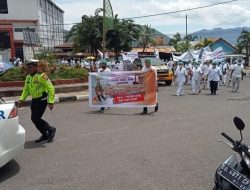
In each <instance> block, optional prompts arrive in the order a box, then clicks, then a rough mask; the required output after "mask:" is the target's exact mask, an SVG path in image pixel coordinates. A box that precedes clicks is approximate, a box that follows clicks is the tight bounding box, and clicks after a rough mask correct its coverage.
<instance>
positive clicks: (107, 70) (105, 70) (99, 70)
mask: <svg viewBox="0 0 250 190" xmlns="http://www.w3.org/2000/svg"><path fill="white" fill-rule="evenodd" d="M100 72H111V70H110V69H109V68H108V67H107V68H106V69H104V70H103V68H100V69H98V73H100Z"/></svg>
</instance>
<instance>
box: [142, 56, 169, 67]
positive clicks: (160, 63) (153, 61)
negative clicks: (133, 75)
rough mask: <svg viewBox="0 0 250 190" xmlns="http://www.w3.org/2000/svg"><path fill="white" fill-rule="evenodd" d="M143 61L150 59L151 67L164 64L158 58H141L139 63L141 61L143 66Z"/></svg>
mask: <svg viewBox="0 0 250 190" xmlns="http://www.w3.org/2000/svg"><path fill="white" fill-rule="evenodd" d="M145 59H150V60H151V65H152V66H160V65H165V64H164V62H163V61H162V60H161V59H159V58H151V57H150V58H146V57H145V58H141V61H142V64H143V65H144V61H145Z"/></svg>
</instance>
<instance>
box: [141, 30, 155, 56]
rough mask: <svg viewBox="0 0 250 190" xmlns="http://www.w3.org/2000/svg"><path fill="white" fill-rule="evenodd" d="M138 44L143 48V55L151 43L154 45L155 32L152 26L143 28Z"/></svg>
mask: <svg viewBox="0 0 250 190" xmlns="http://www.w3.org/2000/svg"><path fill="white" fill-rule="evenodd" d="M138 43H139V45H140V46H141V47H142V52H143V53H144V51H145V49H146V47H147V46H148V45H149V44H150V43H153V30H152V28H151V26H150V25H145V26H141V32H140V37H139V41H138Z"/></svg>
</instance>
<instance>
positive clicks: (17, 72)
mask: <svg viewBox="0 0 250 190" xmlns="http://www.w3.org/2000/svg"><path fill="white" fill-rule="evenodd" d="M46 73H47V74H48V76H49V78H50V80H55V79H73V78H85V77H87V76H88V71H87V70H86V69H84V68H76V67H68V66H64V65H60V66H57V65H54V64H50V65H49V69H48V72H46ZM25 77H26V71H25V69H24V68H23V67H14V68H12V69H9V70H8V71H6V72H5V73H3V74H2V75H0V81H2V82H6V81H24V80H25Z"/></svg>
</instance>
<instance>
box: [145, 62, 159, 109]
mask: <svg viewBox="0 0 250 190" xmlns="http://www.w3.org/2000/svg"><path fill="white" fill-rule="evenodd" d="M144 63H145V66H144V67H143V68H142V71H143V72H147V71H149V70H152V71H154V73H155V77H156V83H157V72H156V70H155V69H154V68H153V67H152V66H151V59H145V61H144ZM156 86H157V88H156V89H157V91H158V84H156ZM158 109H159V104H158V102H157V103H156V106H155V112H157V111H158ZM147 113H148V108H147V107H143V112H142V114H147Z"/></svg>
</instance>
